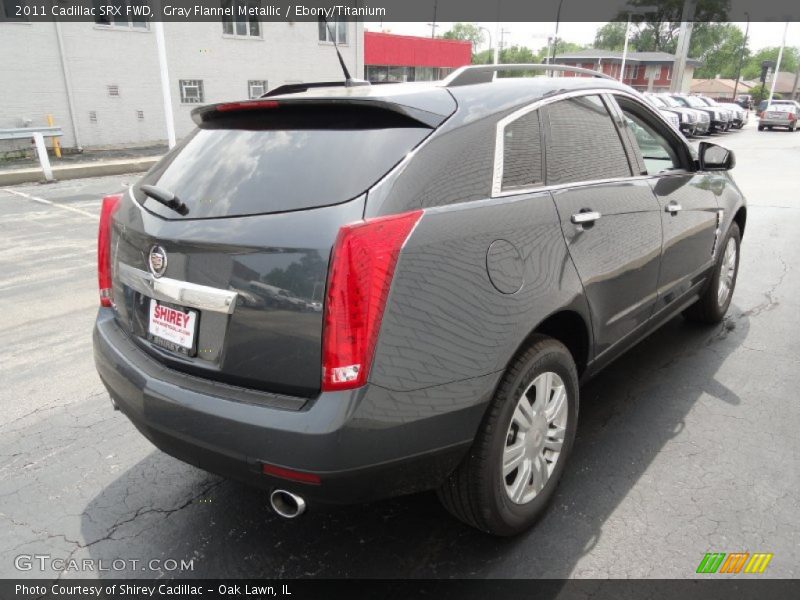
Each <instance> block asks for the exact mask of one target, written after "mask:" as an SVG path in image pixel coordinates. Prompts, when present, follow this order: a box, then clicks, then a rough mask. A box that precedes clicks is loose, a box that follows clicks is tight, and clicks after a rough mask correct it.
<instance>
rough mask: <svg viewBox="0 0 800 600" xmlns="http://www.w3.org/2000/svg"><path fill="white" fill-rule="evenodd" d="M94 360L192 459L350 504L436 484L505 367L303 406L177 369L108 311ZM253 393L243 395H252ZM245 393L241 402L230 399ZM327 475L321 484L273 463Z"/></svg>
mask: <svg viewBox="0 0 800 600" xmlns="http://www.w3.org/2000/svg"><path fill="white" fill-rule="evenodd" d="M94 356H95V364H96V366H97V370H98V373H99V375H100V378H101V380H102V381H103V383H104V385H105V386H106V388H107V389H108V391H109V394H110V395H111V397H112V398H113V400H114V401H115V403H116V404H117V406H118V407H119V409H120V410H121V411H122V412H123V413H124V414H125V415H126V416H127V417H128V418H129V419H130V420H131V422H132V423H133V424H134V425H135V426H136V428H137V429H139V431H141V432H142V434H144V435H145V436H146V437H147V438H148V439H149V440H150V441H151V442H153V444H155V445H156V446H157V447H158V448H160V449H161V450H163V451H164V452H166V453H168V454H171V455H172V456H175V457H176V458H178V459H180V460H183V461H184V462H187V463H189V464H193V465H195V466H197V467H200V468H202V469H205V470H207V471H211V472H213V473H218V474H220V475H223V476H225V477H229V478H232V479H238V480H240V481H243V482H246V483H249V484H252V485H255V486H258V487H262V488H265V489H273V488H281V489H286V490H289V491H292V492H295V493H297V494H301V495H303V496H304V497H305V498H306V499H307V500H308V501H311V502H314V501H316V502H325V503H333V504H349V503H358V502H365V501H370V500H374V499H378V498H384V497H390V496H396V495H401V494H406V493H412V492H416V491H421V490H426V489H433V488H435V487H438V486H439V485H440V484H441V483H442V482H443V481H444V479H445V478H446V477H447V475H448V474H449V473H450V472H451V471H452V470H453V469H454V468H455V467H456V466H457V465H458V463H459V462H460V461H461V459H462V458H463V456H464V454H465V453H466V451H467V449H468V448H469V446H470V444H471V443H472V439H473V438H474V436H475V433H476V431H477V429H478V426H479V424H480V421H481V419H482V418H483V413H484V411H485V408H486V406H487V404H488V402H489V399H490V398H491V395H492V393H493V390H494V387H495V384H496V382H497V379H498V377H499V375H497V374H492V375H487V376H484V377H478V378H475V379H472V380H469V382H457V383H453V384H446V385H442V386H436V387H434V388H426V389H424V390H419V391H416V392H393V391H390V390H386V389H384V388H380V387H377V386H374V385H367V386H364V387H363V388H360V389H358V390H353V391H348V392H335V393H323V394H321V395H320V396H319V397H318V398H315V399H313V400H308V401H307V402H306V403H305V404H304V405H302V407H301V408H299V409H297V408H286V407H287V406H295V407H296V406H298V404H297V403H296V399H294V400H295V404H294V405H292V404H291V403H289V402H288V401H287V400H288V399H285V398H282V397H281V396H278V395H274V394H268V393H263V392H257V393H252V392H248V391H246V390H242V389H241V388H233V387H231V386H226V385H221V384H217V383H211V382H208V381H207V380H203V379H198V378H196V377H192V376H189V375H185V374H183V373H180V372H177V371H174V370H171V369H167V368H165V367H164V366H163V365H161V364H160V363H158V362H156V361H154V360H153V359H152V358H150V357H149V356H147V355H146V354H145V353H144V352H142V351H141V350H140V349H139V348H138V347H137V346H136V345H135V344H134V343H133V342H132V341H131V340H130V339H129V338H128V337H127V335H126V334H125V333H124V332H123V331H122V330H121V329H120V328H119V327H118V326H117V324H116V322H115V320H114V313H113V311H112V310H111V309H100V312H99V314H98V318H97V322H96V324H95V329H94ZM243 394H244V395H243ZM232 398H236V399H232ZM265 463H266V464H271V465H277V466H280V467H284V468H287V469H293V470H297V471H302V472H306V473H313V474H316V475H318V476H319V477H320V480H321V484H319V485H311V484H305V483H298V482H292V481H287V480H284V479H278V478H275V477H271V476H267V475H264V474H263V473H262V466H263V465H264V464H265Z"/></svg>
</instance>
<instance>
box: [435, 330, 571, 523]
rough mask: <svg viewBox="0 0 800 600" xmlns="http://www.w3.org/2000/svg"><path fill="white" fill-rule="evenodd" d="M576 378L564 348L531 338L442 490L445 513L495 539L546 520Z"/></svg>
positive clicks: (567, 440) (565, 446) (567, 439)
mask: <svg viewBox="0 0 800 600" xmlns="http://www.w3.org/2000/svg"><path fill="white" fill-rule="evenodd" d="M578 393H579V392H578V373H577V369H576V367H575V362H574V360H573V358H572V355H571V354H570V352H569V350H567V348H566V347H565V346H564V345H563V344H562V343H561V342H558V341H557V340H554V339H552V338H549V337H546V336H540V335H536V336H534V337H533V339H532V340H531V344H530V345H529V346H528V348H527V350H525V351H524V352H523V353H522V354H521V355H520V356H518V357H517V358H516V359H514V361H513V362H512V363H511V365H510V366H509V367H508V370H507V371H506V373H505V375H504V376H503V379H502V380H501V382H500V385H499V387H498V389H497V392H496V393H495V396H494V399H493V400H492V403H491V404H490V406H489V409H488V411H487V413H486V416H485V417H484V421H483V424H482V425H481V428H480V430H479V431H478V434H477V435H476V437H475V441H474V442H473V445H472V447H471V448H470V451H469V453H468V454H467V456H466V457H465V458H464V461H463V462H462V463H461V465H460V466H459V467H458V468H457V469H456V471H455V472H453V473H452V474H451V475H450V477H449V478H448V480H447V481H446V482H445V483H444V485H443V486H442V487H441V488H440V489H439V491H438V494H439V499H440V500H441V502H442V504H443V505H444V507H445V508H446V509H447V510H448V511H449V512H450V513H452V514H453V515H454V516H455V517H456V518H458V519H460V520H461V521H463V522H465V523H467V524H468V525H471V526H473V527H476V528H477V529H480V530H481V531H485V532H487V533H490V534H493V535H500V536H510V535H515V534H518V533H520V532H522V531H524V530H525V529H527V528H528V527H530V526H531V525H533V524H534V523H535V522H536V521H537V519H538V518H539V517H540V516H541V515H542V514H543V512H544V510H545V508H546V507H547V504H548V502H549V501H550V498H551V497H552V495H553V493H554V491H555V489H556V486H557V484H558V480H559V479H560V478H561V474H562V472H563V470H564V465H565V463H566V461H567V457H568V455H569V452H570V450H571V448H572V442H573V440H574V439H575V429H576V427H577V422H578Z"/></svg>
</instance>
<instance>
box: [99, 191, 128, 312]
mask: <svg viewBox="0 0 800 600" xmlns="http://www.w3.org/2000/svg"><path fill="white" fill-rule="evenodd" d="M120 200H122V194H114V195H112V196H106V197H105V198H103V204H102V206H101V208H100V227H99V228H98V230H97V284H98V286H99V287H100V306H107V307H110V306H113V296H112V291H111V217H112V216H113V215H114V211H115V210H117V208H118V207H119V201H120Z"/></svg>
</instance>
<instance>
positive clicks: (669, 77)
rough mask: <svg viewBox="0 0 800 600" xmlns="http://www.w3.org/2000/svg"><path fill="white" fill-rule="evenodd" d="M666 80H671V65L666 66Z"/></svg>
mask: <svg viewBox="0 0 800 600" xmlns="http://www.w3.org/2000/svg"><path fill="white" fill-rule="evenodd" d="M667 81H672V65H670V66H668V67H667Z"/></svg>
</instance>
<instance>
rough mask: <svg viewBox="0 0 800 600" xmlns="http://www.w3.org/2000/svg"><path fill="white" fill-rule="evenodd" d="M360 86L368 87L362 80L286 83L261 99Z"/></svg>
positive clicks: (367, 83) (367, 82)
mask: <svg viewBox="0 0 800 600" xmlns="http://www.w3.org/2000/svg"><path fill="white" fill-rule="evenodd" d="M362 85H370V83H369V81H364V80H363V79H349V80H347V81H315V82H312V83H287V84H286V85H280V86H278V87H276V88H275V89H273V90H270V91H268V92H267V93H266V94H264V95H262V96H261V98H269V97H270V96H282V95H283V94H302V93H303V92H307V91H308V90H310V89H313V88H324V87H358V86H362Z"/></svg>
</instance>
